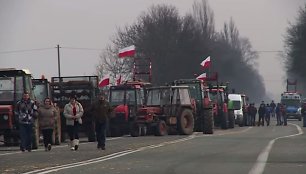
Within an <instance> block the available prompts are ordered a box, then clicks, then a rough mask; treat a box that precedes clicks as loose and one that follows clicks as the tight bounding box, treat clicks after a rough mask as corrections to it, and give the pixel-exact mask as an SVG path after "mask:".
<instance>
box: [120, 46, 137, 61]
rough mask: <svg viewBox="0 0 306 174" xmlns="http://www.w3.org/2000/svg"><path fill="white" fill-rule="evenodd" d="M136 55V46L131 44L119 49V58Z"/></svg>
mask: <svg viewBox="0 0 306 174" xmlns="http://www.w3.org/2000/svg"><path fill="white" fill-rule="evenodd" d="M134 55H135V46H134V45H131V46H129V47H125V48H122V49H121V50H119V55H118V56H119V58H123V57H132V56H134Z"/></svg>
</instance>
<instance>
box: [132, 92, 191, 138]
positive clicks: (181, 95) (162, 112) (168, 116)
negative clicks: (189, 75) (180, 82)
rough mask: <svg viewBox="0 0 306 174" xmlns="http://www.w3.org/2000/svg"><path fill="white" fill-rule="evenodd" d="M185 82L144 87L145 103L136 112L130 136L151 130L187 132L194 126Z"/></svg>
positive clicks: (158, 134)
mask: <svg viewBox="0 0 306 174" xmlns="http://www.w3.org/2000/svg"><path fill="white" fill-rule="evenodd" d="M192 109H193V107H192V104H191V98H190V94H189V87H188V86H159V87H150V88H147V98H146V106H145V107H143V108H140V109H139V110H138V112H137V113H136V117H135V120H134V122H132V125H131V136H133V137H137V136H140V135H147V134H154V135H156V136H164V135H167V134H168V133H169V134H175V133H179V134H183V135H190V134H192V133H193V130H194V115H193V113H194V112H193V111H192Z"/></svg>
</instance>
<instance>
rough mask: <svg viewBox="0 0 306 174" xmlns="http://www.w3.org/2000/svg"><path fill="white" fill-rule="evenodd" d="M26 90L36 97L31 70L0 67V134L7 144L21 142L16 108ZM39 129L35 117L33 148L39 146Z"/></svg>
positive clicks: (31, 96)
mask: <svg viewBox="0 0 306 174" xmlns="http://www.w3.org/2000/svg"><path fill="white" fill-rule="evenodd" d="M24 92H28V93H29V94H30V98H31V99H34V98H35V97H34V92H33V85H32V80H31V73H30V71H29V70H17V69H14V68H8V69H0V135H3V137H4V145H5V146H10V145H18V144H19V143H20V141H19V139H20V137H19V123H18V115H17V113H16V112H15V109H16V104H17V101H19V100H21V99H22V96H23V93H24ZM38 130H39V129H38V120H37V119H35V121H34V126H33V134H32V135H33V137H32V142H33V143H32V149H37V148H38V144H39V133H38V132H39V131H38Z"/></svg>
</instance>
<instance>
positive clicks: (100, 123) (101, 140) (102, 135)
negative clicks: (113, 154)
mask: <svg viewBox="0 0 306 174" xmlns="http://www.w3.org/2000/svg"><path fill="white" fill-rule="evenodd" d="M90 110H91V113H92V116H93V119H94V121H95V126H96V129H95V130H96V137H97V141H98V144H97V148H98V149H102V150H105V139H106V124H107V120H108V119H109V118H108V117H109V114H110V113H111V112H112V108H111V106H110V105H109V103H108V101H106V99H105V96H104V95H103V94H100V95H99V96H98V101H96V102H94V103H93V105H92V106H91V109H90Z"/></svg>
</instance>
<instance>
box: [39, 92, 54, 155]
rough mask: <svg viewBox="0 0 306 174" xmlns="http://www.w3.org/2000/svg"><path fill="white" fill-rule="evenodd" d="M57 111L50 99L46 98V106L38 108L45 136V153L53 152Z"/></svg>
mask: <svg viewBox="0 0 306 174" xmlns="http://www.w3.org/2000/svg"><path fill="white" fill-rule="evenodd" d="M56 116H57V110H56V109H55V107H54V106H53V105H52V102H51V99H50V98H48V97H47V98H45V100H44V104H41V105H40V106H39V108H38V121H39V128H40V130H41V132H42V134H43V138H44V146H45V151H50V150H51V143H52V135H53V129H54V127H55V120H56Z"/></svg>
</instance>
